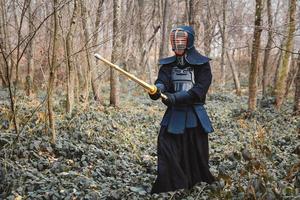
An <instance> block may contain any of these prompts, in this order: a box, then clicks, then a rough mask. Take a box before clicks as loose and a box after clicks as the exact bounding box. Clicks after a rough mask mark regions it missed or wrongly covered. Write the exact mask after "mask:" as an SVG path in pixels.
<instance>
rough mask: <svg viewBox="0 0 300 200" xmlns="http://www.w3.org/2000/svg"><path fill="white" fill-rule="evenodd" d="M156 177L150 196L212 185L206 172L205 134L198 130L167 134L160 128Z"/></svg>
mask: <svg viewBox="0 0 300 200" xmlns="http://www.w3.org/2000/svg"><path fill="white" fill-rule="evenodd" d="M157 154H158V169H157V172H158V175H157V179H156V181H155V183H154V185H153V188H152V191H151V193H161V192H168V191H174V190H177V189H190V188H191V187H193V186H194V185H195V184H196V183H199V182H207V183H209V184H210V183H212V182H213V181H214V177H213V175H212V174H211V173H210V171H209V165H208V158H209V150H208V134H207V133H205V132H204V131H203V129H202V127H199V126H198V127H196V128H190V129H186V131H185V133H184V134H171V133H168V132H167V128H166V127H165V126H162V127H161V129H160V133H159V136H158V151H157Z"/></svg>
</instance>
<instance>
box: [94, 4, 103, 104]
mask: <svg viewBox="0 0 300 200" xmlns="http://www.w3.org/2000/svg"><path fill="white" fill-rule="evenodd" d="M103 3H104V0H99V1H98V7H97V11H96V20H95V28H94V32H95V33H96V35H95V36H94V38H93V42H92V43H93V45H92V46H93V47H98V46H99V45H98V43H99V39H98V38H99V37H98V35H99V29H100V22H101V17H102V11H103ZM97 50H99V48H96V51H97ZM97 64H98V60H96V65H97ZM93 66H94V64H93ZM92 71H93V70H92ZM96 79H97V75H96V74H95V73H92V87H93V92H94V100H95V101H97V102H99V103H100V104H102V103H103V102H102V99H101V95H100V94H99V87H98V84H96Z"/></svg>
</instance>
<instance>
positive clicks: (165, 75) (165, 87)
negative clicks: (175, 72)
mask: <svg viewBox="0 0 300 200" xmlns="http://www.w3.org/2000/svg"><path fill="white" fill-rule="evenodd" d="M170 80H171V67H170V66H168V65H162V66H161V67H160V68H159V72H158V76H157V79H156V81H155V83H154V84H155V85H156V87H158V88H159V89H160V90H161V92H166V91H169V90H170V87H171V85H170Z"/></svg>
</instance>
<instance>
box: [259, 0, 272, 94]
mask: <svg viewBox="0 0 300 200" xmlns="http://www.w3.org/2000/svg"><path fill="white" fill-rule="evenodd" d="M267 10H268V41H267V45H266V48H265V57H264V61H263V81H262V82H263V84H262V85H263V91H262V92H263V96H264V97H265V96H267V87H268V84H269V82H268V81H269V73H270V72H269V66H268V65H269V57H270V52H271V46H272V41H273V32H272V26H273V21H272V4H271V0H267Z"/></svg>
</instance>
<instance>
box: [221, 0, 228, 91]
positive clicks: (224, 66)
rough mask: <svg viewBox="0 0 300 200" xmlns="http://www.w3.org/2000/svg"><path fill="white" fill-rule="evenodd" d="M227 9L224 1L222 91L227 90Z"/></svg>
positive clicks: (225, 0) (224, 0)
mask: <svg viewBox="0 0 300 200" xmlns="http://www.w3.org/2000/svg"><path fill="white" fill-rule="evenodd" d="M226 7H227V0H223V1H222V18H223V20H222V21H223V25H222V31H221V38H222V52H221V88H222V90H224V89H225V84H226V65H225V55H226V41H227V38H226Z"/></svg>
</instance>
